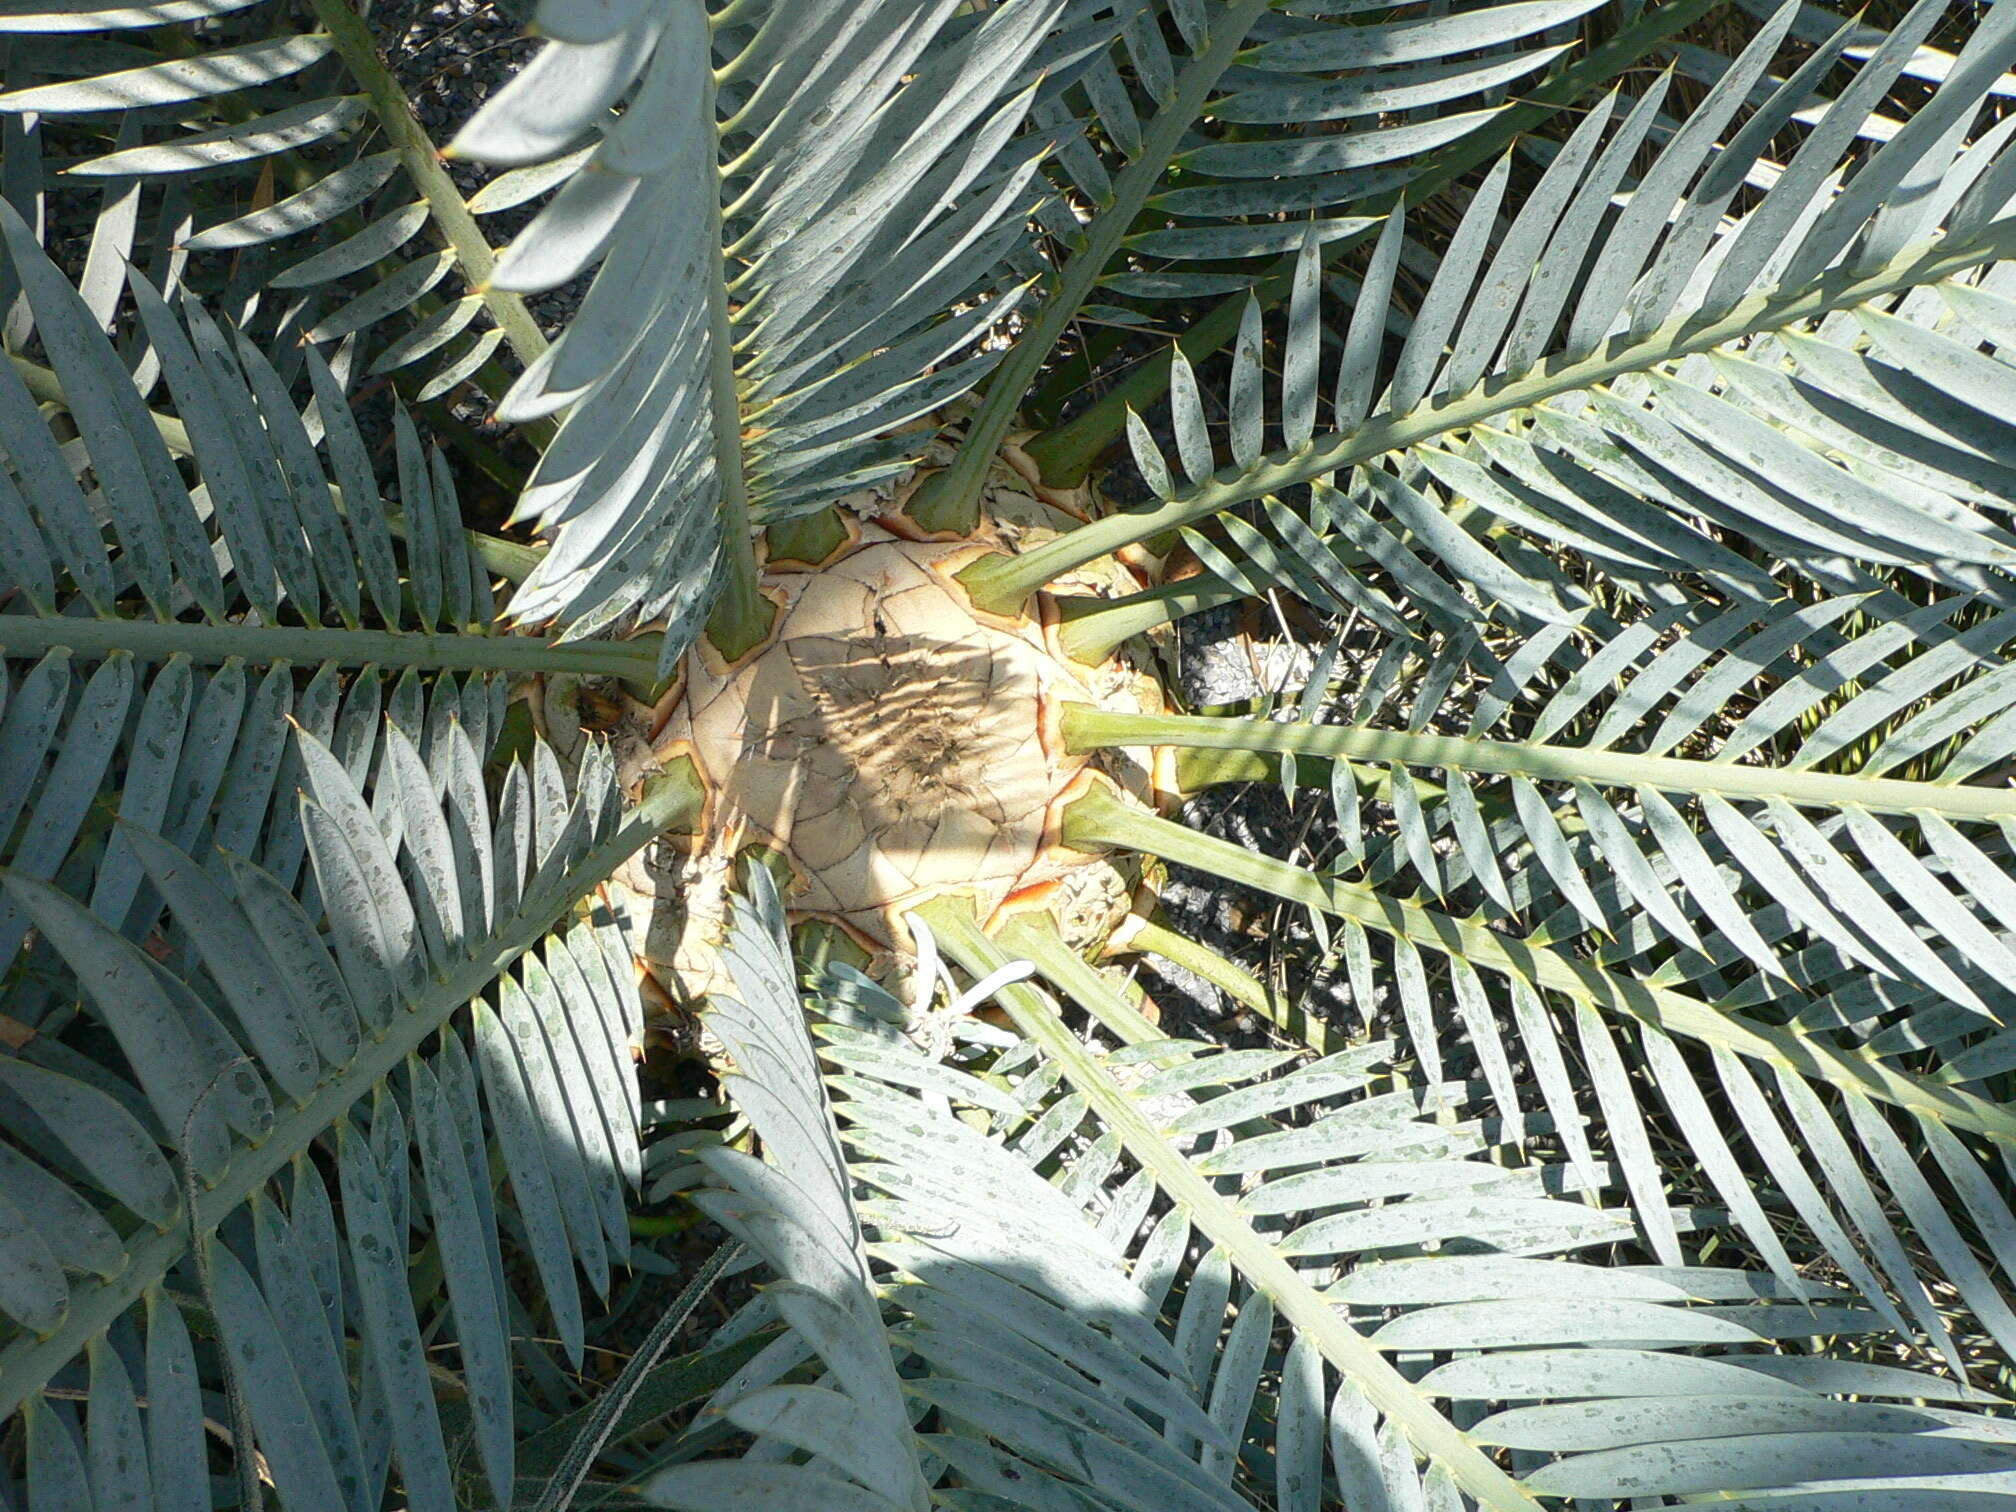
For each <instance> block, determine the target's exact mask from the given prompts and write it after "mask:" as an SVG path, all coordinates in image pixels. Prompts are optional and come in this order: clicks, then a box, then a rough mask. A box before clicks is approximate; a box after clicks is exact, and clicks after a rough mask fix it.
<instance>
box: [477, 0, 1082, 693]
mask: <svg viewBox="0 0 2016 1512" xmlns="http://www.w3.org/2000/svg"><path fill="white" fill-rule="evenodd" d="M1081 8H1082V7H1081ZM963 9H964V7H962V6H961V5H959V4H957V3H956V0H943V3H934V4H930V5H924V6H918V5H915V4H910V3H907V0H906V3H897V0H888V3H878V4H871V5H866V6H863V5H835V4H828V3H823V0H803V3H799V0H778V3H775V4H768V5H761V6H739V7H728V8H723V9H721V10H720V12H719V14H714V13H710V10H709V9H708V8H707V7H705V6H703V5H702V4H700V3H698V0H658V3H653V4H648V5H629V6H622V7H615V8H611V9H610V10H608V11H607V12H597V13H596V15H595V16H594V17H593V18H589V17H586V16H580V17H577V16H573V15H571V14H568V13H567V11H568V8H567V7H564V6H560V5H547V6H543V7H542V8H541V10H540V12H539V15H538V24H539V26H540V27H541V29H542V30H543V31H544V32H545V33H546V35H548V36H549V37H552V38H553V39H554V40H553V41H552V42H551V43H549V45H548V47H547V49H546V50H545V51H544V52H543V53H541V54H540V56H539V57H538V58H537V59H535V60H534V61H533V62H532V63H531V64H530V65H528V67H527V68H526V70H525V71H524V72H523V73H522V74H520V75H519V76H518V77H517V78H516V79H514V80H513V81H512V82H511V84H510V85H509V87H507V88H506V89H504V90H502V91H500V92H499V93H498V95H497V96H496V98H495V99H494V100H492V101H491V102H490V103H489V104H488V105H487V106H486V107H485V108H484V109H483V110H482V111H481V112H479V113H478V114H477V116H476V117H475V118H474V119H473V120H472V121H471V122H470V123H469V124H468V125H467V126H466V127H465V128H464V129H463V130H462V132H461V133H460V134H459V135H458V136H457V138H456V139H455V142H454V144H453V147H452V150H453V151H454V152H455V153H458V154H460V155H463V156H466V157H471V158H476V159H480V160H482V161H486V162H490V163H496V164H533V163H543V162H547V161H548V160H552V162H553V178H554V179H556V180H558V181H559V188H558V190H557V192H556V193H555V194H554V196H553V198H552V199H551V201H550V202H549V203H548V204H547V205H546V206H545V208H544V209H543V210H541V212H540V213H539V215H538V217H537V218H536V219H535V220H534V221H533V223H532V224H531V226H530V227H528V228H527V229H526V231H525V232H524V233H523V234H521V235H520V236H519V237H518V239H517V240H516V241H515V242H514V243H513V244H512V246H511V247H510V249H509V250H508V251H507V252H506V254H505V255H504V257H503V259H502V261H501V262H500V264H499V267H498V270H497V273H496V275H495V278H494V280H493V282H494V283H495V284H496V285H497V286H499V287H506V288H514V289H526V290H531V289H544V288H550V287H552V286H553V285H555V284H558V283H561V282H564V281H566V280H568V279H570V278H573V277H575V276H577V275H579V274H581V273H582V272H584V271H585V270H587V269H589V268H595V269H596V273H595V277H594V281H593V283H592V284H591V285H590V288H589V291H588V294H587V295H586V297H585V298H584V300H583V301H582V305H581V308H580V311H579V313H578V314H577V315H576V316H575V318H574V319H573V321H572V322H571V323H570V325H569V327H568V329H567V331H566V332H565V334H564V335H563V336H562V337H561V338H560V339H559V340H558V341H556V342H555V343H554V345H553V347H552V349H551V350H550V351H549V352H548V353H547V355H546V356H545V357H544V358H542V359H541V360H540V361H539V362H538V363H536V364H534V365H533V366H532V367H531V369H530V370H529V371H528V372H527V373H526V374H525V376H524V378H523V379H522V380H521V381H520V382H519V384H518V385H517V386H516V387H515V388H514V389H513V391H512V393H511V395H510V396H509V398H508V399H507V401H506V402H505V404H504V406H503V413H504V414H506V415H507V416H511V417H516V418H521V419H522V418H527V417H532V416H538V415H545V414H551V413H554V412H556V411H559V410H562V409H565V410H566V419H565V421H564V423H563V424H562V426H561V429H560V433H559V435H558V436H557V437H556V438H555V440H554V442H553V444H552V446H551V447H550V448H548V449H547V451H546V452H545V454H544V456H543V457H542V458H541V461H540V464H539V467H538V469H537V471H536V472H535V474H534V476H533V479H532V481H531V485H530V487H529V488H528V489H527V491H526V493H525V494H524V496H523V497H522V498H521V499H520V500H519V502H518V507H517V512H518V516H519V518H521V519H526V520H533V521H536V522H538V523H539V524H540V525H541V526H542V527H543V528H544V529H545V530H547V531H548V532H550V533H551V534H552V536H553V539H554V548H553V550H552V551H551V552H550V553H549V554H548V556H547V557H546V559H545V560H544V561H543V562H542V563H541V564H540V566H539V567H538V569H537V570H536V571H535V572H534V573H533V574H532V575H531V577H530V578H529V579H528V580H527V581H526V582H525V583H524V584H523V585H522V586H521V587H520V589H519V592H518V594H517V597H516V598H515V599H514V601H513V604H512V612H513V613H514V614H515V615H516V616H517V617H518V618H520V619H521V620H526V621H544V620H547V619H554V620H557V621H558V622H559V624H560V625H561V627H562V628H563V630H564V631H565V632H566V633H567V634H570V635H580V634H586V633H588V632H590V631H592V630H594V629H595V628H597V627H599V626H603V625H607V624H609V623H610V622H611V621H613V620H616V619H617V618H619V617H626V616H627V617H629V618H631V619H634V620H636V621H640V622H649V621H656V620H663V621H664V622H665V624H666V627H667V633H666V642H665V645H666V656H667V658H668V660H667V664H666V665H667V667H668V669H669V666H670V658H672V657H675V656H676V655H677V654H678V653H679V651H680V650H681V649H682V648H683V647H684V646H685V645H686V644H687V643H688V642H690V640H691V638H692V634H693V632H694V630H695V629H696V627H697V626H698V624H699V622H700V621H701V620H702V619H703V618H704V617H705V615H706V612H707V609H708V606H709V604H710V603H711V601H712V598H713V595H714V593H715V591H716V589H717V586H718V580H719V578H720V577H721V574H722V572H723V571H724V570H731V571H732V570H738V569H737V566H736V564H737V563H740V562H743V561H745V560H746V558H747V553H748V551H749V549H750V543H749V532H750V531H751V529H752V528H755V527H761V526H763V525H767V524H771V523H775V522H779V521H785V520H789V519H792V518H794V517H796V516H798V515H802V514H804V513H806V512H808V511H810V510H812V509H815V508H817V507H818V506H820V505H821V504H823V503H825V502H827V501H829V500H831V499H833V498H835V497H837V496H839V495H841V494H845V493H848V492H850V491H853V490H857V489H861V488H864V487H867V486H869V485H871V484H873V483H875V482H877V481H880V480H883V479H887V478H889V477H891V476H893V475H894V474H895V473H897V472H899V471H901V470H902V468H903V467H904V466H906V465H907V464H908V463H909V462H911V461H914V460H915V458H916V456H917V454H918V450H919V448H920V447H921V446H922V444H923V442H924V440H925V439H927V438H925V437H922V436H918V435H913V434H905V433H904V431H903V428H904V426H905V425H906V424H907V422H909V421H911V420H912V419H914V418H916V417H917V416H920V415H922V414H924V413H925V412H927V411H929V410H931V409H933V408H936V407H937V406H939V405H942V404H944V403H946V402H947V401H949V400H950V399H952V398H954V397H956V396H957V395H959V394H962V393H964V392H965V391H966V390H967V389H968V388H970V387H971V386H972V385H973V383H975V382H976V381H977V380H978V379H979V377H980V375H981V373H982V372H983V371H984V370H985V368H986V367H987V365H988V364H989V363H990V362H991V361H992V358H991V356H989V355H988V354H987V353H986V352H985V351H975V350H974V349H975V347H976V345H978V344H979V343H980V342H981V339H982V338H983V337H984V336H985V335H986V333H987V331H988V330H989V328H990V327H991V326H992V325H993V324H994V323H995V322H996V321H998V320H999V319H1000V318H1001V317H1002V316H1003V315H1004V314H1005V313H1006V312H1007V310H1008V309H1009V308H1010V307H1011V305H1012V302H1013V300H1014V297H1015V294H1016V287H1015V284H1016V280H1015V278H1014V276H1013V274H1012V273H1011V272H1009V271H1008V270H1007V268H1006V265H1005V263H1004V259H1005V258H1006V256H1007V254H1008V252H1009V251H1010V250H1011V248H1012V247H1013V246H1014V245H1015V244H1016V242H1017V241H1018V240H1019V239H1020V237H1021V235H1022V230H1021V227H1022V222H1023V219H1024V217H1025V216H1026V215H1027V214H1028V212H1029V210H1030V208H1031V206H1032V205H1033V203H1034V202H1035V199H1036V197H1037V196H1036V193H1035V190H1034V188H1033V187H1032V181H1033V176H1034V173H1035V169H1036V162H1037V159H1038V158H1039V157H1040V156H1041V154H1042V152H1043V150H1044V148H1045V145H1046V144H1045V142H1044V141H1043V140H1041V139H1038V138H1034V137H1031V136H1030V135H1029V134H1028V133H1027V132H1026V130H1025V127H1024V117H1025V114H1026V112H1027V110H1028V107H1029V102H1030V98H1031V91H1032V89H1033V87H1034V82H1035V79H1036V74H1037V68H1038V65H1039V63H1040V62H1041V55H1040V51H1039V50H1040V48H1041V45H1042V44H1043V43H1044V41H1045V37H1046V32H1047V31H1048V30H1049V29H1050V28H1051V27H1052V26H1053V25H1054V24H1055V23H1057V22H1058V21H1059V20H1060V18H1061V17H1063V16H1064V13H1065V11H1066V6H1065V4H1064V0H1015V3H1012V4H1007V5H999V6H994V7H991V8H989V9H988V10H987V11H985V12H984V13H982V14H980V15H966V16H961V15H959V14H958V12H960V11H961V10H963ZM626 95H627V96H628V101H627V104H625V106H624V108H623V109H622V110H621V112H620V113H612V106H614V105H615V104H616V102H617V101H618V100H619V98H622V97H624V96H626ZM583 138H588V139H590V140H589V142H588V145H587V146H586V147H585V148H584V147H582V146H581V143H582V140H583ZM570 149H571V154H570ZM562 154H570V155H567V156H562ZM724 532H725V534H726V540H727V547H726V550H727V553H728V559H729V567H728V568H727V569H720V568H717V566H716V562H717V558H718V557H719V556H720V553H721V552H722V550H723V540H724Z"/></svg>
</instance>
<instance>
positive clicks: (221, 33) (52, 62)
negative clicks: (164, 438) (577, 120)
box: [0, 0, 544, 399]
mask: <svg viewBox="0 0 2016 1512" xmlns="http://www.w3.org/2000/svg"><path fill="white" fill-rule="evenodd" d="M314 15H315V20H316V21H317V22H318V23H319V25H318V26H317V27H316V28H314V29H309V30H301V31H295V30H292V29H291V28H292V27H293V26H294V25H295V22H294V20H293V18H291V17H290V16H289V15H288V14H287V13H286V8H285V7H281V6H275V5H271V4H260V3H258V0H251V3H246V4H227V3H217V4H208V3H204V4H187V3H181V0H161V3H151V4H150V3H143V4H139V5H131V6H118V7H112V6H106V7H101V8H95V9H94V8H90V7H85V6H70V5H59V6H52V7H49V8H47V9H40V10H38V9H37V8H35V7H33V6H19V7H10V8H9V10H8V12H7V14H6V15H5V16H0V38H5V37H9V36H12V37H15V38H18V39H19V40H18V41H17V42H16V43H15V45H14V46H13V48H12V51H11V53H10V60H9V69H8V76H7V82H8V86H9V87H8V88H7V90H6V91H5V92H4V93H0V115H4V117H5V118H6V120H7V122H8V129H9V130H10V131H13V132H16V133H17V134H16V136H15V137H13V138H12V139H10V142H9V145H8V169H9V175H10V185H11V186H12V187H11V188H10V198H12V199H13V200H14V202H15V203H16V205H17V206H18V207H20V208H22V209H24V210H25V209H26V208H27V207H28V206H29V205H30V204H34V205H38V206H40V205H42V204H44V203H45V200H47V199H48V198H49V197H51V196H58V195H63V196H64V197H66V198H67V197H68V196H67V195H65V191H69V192H70V193H71V194H83V193H89V192H91V191H94V190H97V191H100V192H101V193H102V203H101V205H100V208H99V212H98V214H97V215H96V217H95V218H94V220H93V221H92V224H91V242H90V246H89V249H88V252H87V254H86V257H85V261H84V266H83V272H82V276H81V279H80V292H81V294H82V295H83V298H84V300H85V303H86V305H87V306H88V307H89V309H90V311H91V313H92V316H93V317H94V320H95V322H96V323H97V324H98V325H100V326H101V327H109V326H110V325H111V324H112V322H113V319H114V316H115V313H116V312H117V310H118V307H119V302H120V298H121V294H122V284H123V278H122V267H123V265H124V264H125V262H126V261H127V260H129V259H130V260H132V261H133V262H135V263H138V264H140V265H141V266H143V267H145V268H146V269H147V274H148V276H149V277H150V278H151V279H152V280H153V281H154V282H155V283H156V284H157V285H159V286H160V287H161V288H163V289H165V290H170V291H173V290H175V289H176V288H178V286H180V284H181V283H182V280H183V277H184V275H185V273H186V272H188V271H189V269H188V267H187V264H188V259H189V257H190V256H191V255H192V254H195V255H198V256H199V257H200V256H202V255H203V254H222V255H225V256H228V257H229V258H230V259H231V260H232V267H233V270H234V273H235V282H236V284H237V287H238V288H239V289H240V290H242V291H243V293H244V295H245V296H246V308H245V313H248V314H249V311H250V310H252V309H256V308H258V306H259V305H260V304H261V302H262V301H263V300H266V299H269V298H270V299H271V301H272V303H273V304H274V305H277V308H269V309H267V310H266V311H265V312H264V316H265V320H266V322H267V327H268V329H270V330H274V331H277V332H278V333H279V334H280V335H281V337H282V339H283V340H286V341H288V342H290V343H291V342H292V341H295V340H305V341H308V342H311V343H328V342H334V341H338V340H341V339H343V338H346V337H351V336H360V337H361V339H363V340H364V341H366V342H367V343H369V344H370V346H371V347H372V350H371V351H370V352H369V353H368V354H367V355H368V356H369V358H370V364H369V365H370V368H371V371H373V372H374V373H389V372H394V371H403V370H405V369H407V368H409V367H410V366H411V365H412V364H415V363H418V362H420V361H422V360H423V359H432V361H431V364H430V366H429V368H428V369H426V370H425V371H424V373H423V376H422V381H421V382H420V384H419V388H418V392H419V396H420V397H421V398H422V399H431V398H434V397H435V396H437V395H439V394H442V393H446V392H447V391H449V390H450V389H453V388H455V387H456V386H457V385H459V384H461V383H462V382H463V381H465V380H466V379H468V378H469V377H470V376H471V375H472V374H474V373H475V372H476V371H477V370H478V369H479V368H481V367H482V366H483V365H484V363H486V362H487V361H488V360H489V358H490V357H491V355H492V353H494V352H495V351H496V349H497V347H498V345H499V344H500V342H502V341H503V340H504V339H505V337H506V335H507V333H508V335H509V337H510V339H511V341H512V343H513V345H514V347H516V348H517V349H518V352H519V355H520V357H522V358H524V359H525V360H530V359H531V358H532V357H535V356H536V355H538V352H539V350H540V349H541V348H542V347H543V345H544V342H543V339H542V338H541V336H540V334H539V330H538V327H537V326H536V325H535V324H534V323H533V322H532V321H531V319H530V318H529V316H528V315H527V314H526V312H525V310H524V308H523V305H522V303H521V302H520V301H518V300H517V299H516V298H515V296H508V295H501V294H500V295H496V296H491V297H489V298H488V299H486V298H485V297H484V296H483V295H482V294H481V293H480V292H475V291H474V289H473V286H474V285H476V284H478V283H480V282H481V281H482V280H483V279H484V278H485V277H486V276H487V275H488V273H489V271H490V266H491V260H492V259H491V252H490V248H489V246H488V244H487V243H486V242H484V241H483V239H482V237H481V235H480V234H479V233H478V232H477V230H476V226H475V222H474V221H473V220H472V219H471V218H470V216H469V214H468V212H467V210H466V209H465V208H464V206H463V203H462V199H461V196H460V194H459V192H458V191H457V190H456V189H455V187H454V185H453V184H452V182H450V180H449V179H448V177H447V175H446V174H445V173H444V172H443V171H442V169H441V168H440V166H439V164H438V163H436V162H435V161H434V157H433V149H432V147H431V145H430V144H429V143H428V142H427V140H426V137H425V134H424V133H423V132H422V131H421V129H420V127H419V125H418V123H417V121H416V120H415V118H414V117H413V114H412V107H411V106H410V104H409V103H408V102H407V100H406V98H405V96H404V94H403V92H402V91H401V90H400V89H399V88H398V86H397V84H396V83H395V82H394V80H393V76H392V75H391V73H390V72H389V71H388V70H387V68H386V66H385V64H384V62H383V60H382V59H381V58H380V57H379V55H378V53H377V50H376V45H375V43H374V41H373V39H372V35H371V32H370V29H369V28H368V26H367V25H366V24H365V22H364V21H363V20H362V18H361V17H360V16H359V15H358V14H357V13H356V12H355V11H354V10H352V9H351V8H350V7H349V6H347V5H320V6H317V7H315V12H314ZM93 33H106V34H107V35H100V36H93V35H92V34H93ZM17 123H32V124H31V125H30V127H29V129H20V127H19V126H18V124H17ZM458 285H459V286H462V288H461V291H460V292H457V289H458ZM12 292H13V291H12V290H11V289H4V290H0V293H4V294H5V295H6V299H5V300H4V301H0V302H6V303H11V302H12ZM486 306H488V313H489V315H490V316H491V317H492V318H491V319H490V320H488V321H485V322H483V325H482V328H480V329H475V330H472V327H473V326H475V325H476V324H477V322H478V320H479V317H482V316H483V315H484V314H485V311H486ZM450 342H457V343H458V344H457V345H455V346H453V347H450V346H449V343H450ZM138 361H139V363H140V371H142V372H143V373H145V374H149V375H151V374H152V372H153V371H154V370H155V369H154V365H153V360H152V359H149V358H145V357H142V358H140V359H138Z"/></svg>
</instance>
